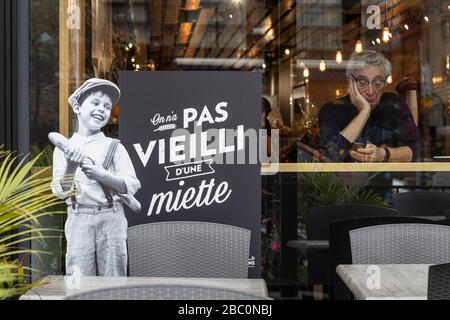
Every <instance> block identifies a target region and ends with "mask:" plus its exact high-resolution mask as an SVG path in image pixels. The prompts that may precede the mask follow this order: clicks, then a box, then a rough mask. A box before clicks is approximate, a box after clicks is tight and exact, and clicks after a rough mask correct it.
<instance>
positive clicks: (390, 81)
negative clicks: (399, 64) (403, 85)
mask: <svg viewBox="0 0 450 320" xmlns="http://www.w3.org/2000/svg"><path fill="white" fill-rule="evenodd" d="M386 82H387V83H389V84H391V83H392V76H389V77H388V78H387V80H386Z"/></svg>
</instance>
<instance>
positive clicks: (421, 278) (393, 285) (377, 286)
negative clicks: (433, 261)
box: [336, 264, 430, 300]
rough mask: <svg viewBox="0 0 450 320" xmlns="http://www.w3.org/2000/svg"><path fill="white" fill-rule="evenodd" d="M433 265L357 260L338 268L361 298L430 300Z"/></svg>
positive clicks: (349, 286) (356, 297) (339, 273)
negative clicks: (428, 294)
mask: <svg viewBox="0 0 450 320" xmlns="http://www.w3.org/2000/svg"><path fill="white" fill-rule="evenodd" d="M429 266H430V265H429V264H385V265H373V266H371V265H356V264H353V265H339V266H338V267H337V268H336V272H337V274H338V275H339V277H340V278H341V279H342V281H344V283H345V284H346V285H347V287H348V288H349V289H350V291H351V292H352V293H353V295H354V296H355V299H357V300H426V299H427V290H428V268H429ZM378 276H379V277H378ZM378 279H379V282H377V280H378Z"/></svg>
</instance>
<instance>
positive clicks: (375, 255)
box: [350, 223, 450, 264]
mask: <svg viewBox="0 0 450 320" xmlns="http://www.w3.org/2000/svg"><path fill="white" fill-rule="evenodd" d="M350 243H351V250H352V261H353V263H354V264H409V263H411V264H438V263H447V262H450V227H449V226H443V225H438V224H431V223H427V224H411V223H406V224H389V225H378V226H371V227H365V228H360V229H355V230H352V231H350Z"/></svg>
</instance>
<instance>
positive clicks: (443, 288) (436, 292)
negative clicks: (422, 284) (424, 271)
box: [427, 263, 450, 300]
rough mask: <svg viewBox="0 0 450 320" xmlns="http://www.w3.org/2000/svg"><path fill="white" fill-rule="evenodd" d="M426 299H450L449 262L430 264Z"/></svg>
mask: <svg viewBox="0 0 450 320" xmlns="http://www.w3.org/2000/svg"><path fill="white" fill-rule="evenodd" d="M427 295H428V300H450V263H445V264H438V265H434V266H430V268H429V270H428V294H427Z"/></svg>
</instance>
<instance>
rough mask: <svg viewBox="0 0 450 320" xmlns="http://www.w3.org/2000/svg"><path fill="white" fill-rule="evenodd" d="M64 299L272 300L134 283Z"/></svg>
mask: <svg viewBox="0 0 450 320" xmlns="http://www.w3.org/2000/svg"><path fill="white" fill-rule="evenodd" d="M64 299H65V300H272V299H271V298H269V297H267V296H262V295H256V294H252V293H248V292H244V291H238V290H231V289H224V288H218V287H207V286H193V285H172V284H157V285H134V286H120V287H110V288H105V289H97V290H90V291H85V292H82V293H77V294H73V295H70V296H67V297H65V298H64Z"/></svg>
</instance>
